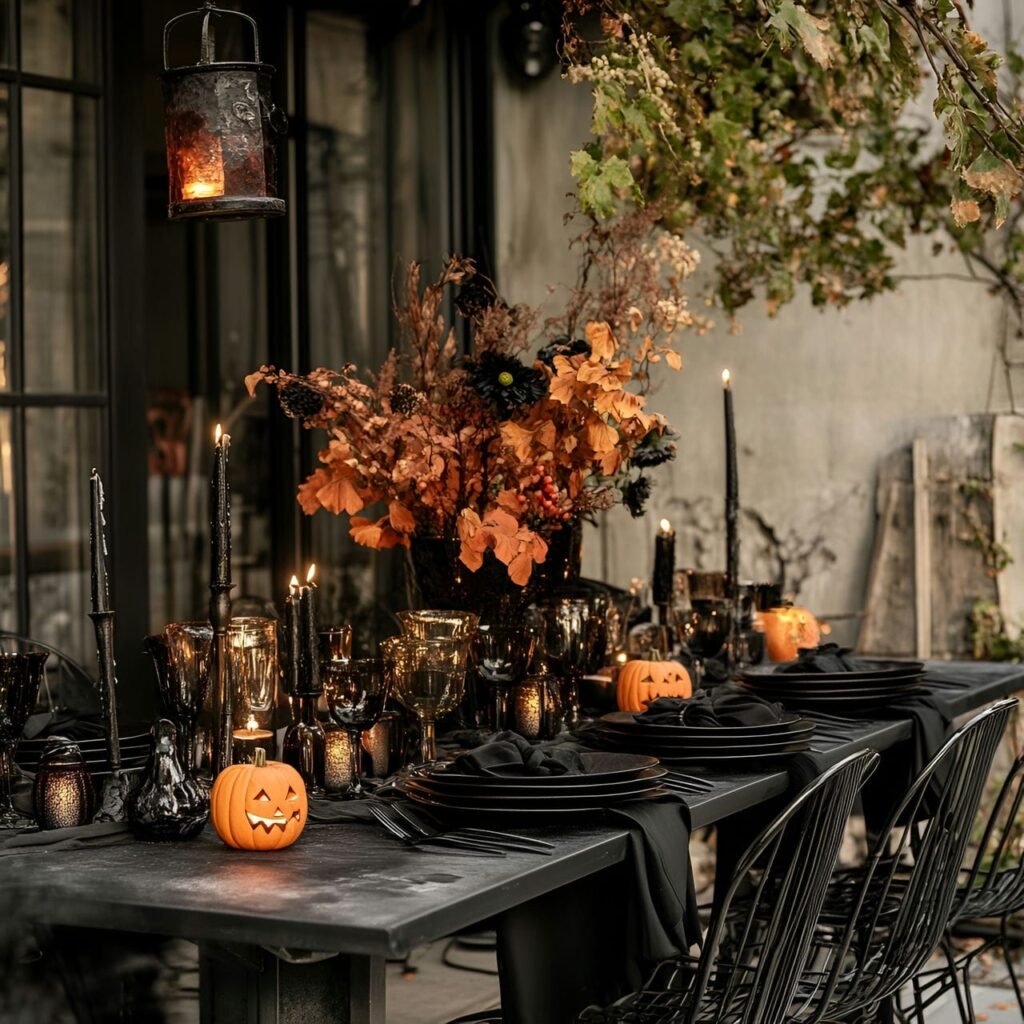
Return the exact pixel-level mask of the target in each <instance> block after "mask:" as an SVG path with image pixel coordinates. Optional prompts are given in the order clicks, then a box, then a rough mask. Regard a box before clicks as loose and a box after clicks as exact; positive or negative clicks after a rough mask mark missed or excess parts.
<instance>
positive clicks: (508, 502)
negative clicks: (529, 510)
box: [495, 487, 520, 515]
mask: <svg viewBox="0 0 1024 1024" xmlns="http://www.w3.org/2000/svg"><path fill="white" fill-rule="evenodd" d="M495 501H496V502H497V505H498V508H503V509H504V510H505V511H506V512H511V513H512V514H513V515H517V514H518V513H519V511H520V506H519V492H518V491H517V490H515V489H513V488H511V487H506V488H505V490H503V491H500V492H499V493H498V497H497V498H496V499H495Z"/></svg>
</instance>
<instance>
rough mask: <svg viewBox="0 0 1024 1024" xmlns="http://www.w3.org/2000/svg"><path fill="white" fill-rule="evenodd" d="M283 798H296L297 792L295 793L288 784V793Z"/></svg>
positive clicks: (297, 797) (297, 796)
mask: <svg viewBox="0 0 1024 1024" xmlns="http://www.w3.org/2000/svg"><path fill="white" fill-rule="evenodd" d="M285 799H286V800H298V799H299V794H298V793H296V792H295V790H294V789H292V787H291V786H289V787H288V795H287V796H286V797H285Z"/></svg>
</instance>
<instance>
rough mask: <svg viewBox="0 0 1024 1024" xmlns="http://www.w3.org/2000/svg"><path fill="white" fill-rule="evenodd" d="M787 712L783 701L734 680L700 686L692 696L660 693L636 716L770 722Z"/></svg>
mask: <svg viewBox="0 0 1024 1024" xmlns="http://www.w3.org/2000/svg"><path fill="white" fill-rule="evenodd" d="M785 714H786V710H785V708H783V707H782V705H781V704H775V703H773V702H772V701H768V700H764V699H763V698H761V697H758V696H756V695H755V694H753V693H747V692H746V691H744V690H740V689H738V688H737V687H735V686H734V685H733V684H732V683H725V684H723V685H722V686H716V687H714V688H713V689H711V690H697V692H696V693H694V695H693V696H692V697H685V698H683V697H659V698H658V699H657V700H652V701H651V703H650V704H648V705H647V710H646V711H641V712H640V713H639V714H636V715H634V716H633V717H634V718H635V719H636V720H637V722H639V723H640V724H641V725H698V726H716V725H718V726H724V727H728V726H740V725H768V724H770V723H772V722H778V721H779V720H780V719H781V718H782V717H784V715H785Z"/></svg>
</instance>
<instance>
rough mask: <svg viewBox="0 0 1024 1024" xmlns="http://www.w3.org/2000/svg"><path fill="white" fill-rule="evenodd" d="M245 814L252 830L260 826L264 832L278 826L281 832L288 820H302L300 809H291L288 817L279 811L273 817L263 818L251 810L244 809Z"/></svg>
mask: <svg viewBox="0 0 1024 1024" xmlns="http://www.w3.org/2000/svg"><path fill="white" fill-rule="evenodd" d="M245 816H246V817H247V818H248V819H249V824H250V825H251V826H252V828H253V831H254V832H255V831H256V829H257V828H262V829H263V831H264V832H268V833H269V832H270V830H271V829H272V828H279V829H280V830H281V831H282V832H283V831H284V830H285V828H286V827H287V826H288V822H290V821H296V822H299V823H301V822H302V813H301V812H300V811H292V813H291V815H290V816H289V817H285V816H284V815H283V814H282V813H281V812H280V811H278V812H277V814H276V815H275V816H274V817H273V818H264V817H261V816H260V815H259V814H253V813H252V811H246V812H245Z"/></svg>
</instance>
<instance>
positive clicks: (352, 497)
mask: <svg viewBox="0 0 1024 1024" xmlns="http://www.w3.org/2000/svg"><path fill="white" fill-rule="evenodd" d="M327 477H328V479H327V481H326V482H325V483H324V485H323V486H322V487H321V488H320V490H319V491H317V492H316V496H317V500H318V501H319V502H320V504H321V505H323V507H324V508H325V509H327V511H328V512H333V513H334V514H335V515H341V513H342V512H347V513H348V514H349V515H353V514H354V513H356V512H359V511H361V510H362V508H363V506H364V504H365V502H364V501H363V499H362V498H361V497H360V496H359V492H358V491H357V490H356V488H355V485H354V484H353V483H352V480H351V479H350V478H349V475H348V473H346V472H343V471H339V470H337V469H336V470H335V471H334V472H329V473H327Z"/></svg>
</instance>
